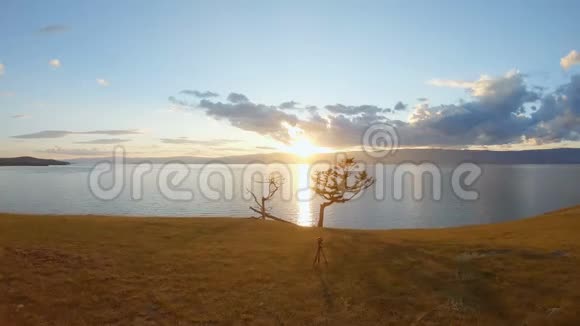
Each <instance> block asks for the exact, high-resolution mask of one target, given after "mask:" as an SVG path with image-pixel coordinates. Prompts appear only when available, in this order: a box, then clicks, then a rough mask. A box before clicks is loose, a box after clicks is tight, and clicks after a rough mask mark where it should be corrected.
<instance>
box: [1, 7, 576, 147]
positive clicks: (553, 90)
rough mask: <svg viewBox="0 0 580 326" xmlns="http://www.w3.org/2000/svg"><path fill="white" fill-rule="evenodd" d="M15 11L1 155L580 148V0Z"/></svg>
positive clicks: (4, 17) (9, 30)
mask: <svg viewBox="0 0 580 326" xmlns="http://www.w3.org/2000/svg"><path fill="white" fill-rule="evenodd" d="M508 2H509V3H505V2H503V1H497V2H495V1H494V2H490V1H485V2H484V1H461V2H460V1H363V2H359V1H317V2H316V3H313V1H303V2H302V1H286V2H282V1H231V2H225V1H82V2H81V1H52V0H50V1H16V0H14V1H11V0H8V1H6V0H5V1H2V2H1V3H0V157H10V156H22V155H30V156H36V157H51V158H72V157H91V156H103V155H109V154H110V152H111V150H112V148H113V146H114V145H116V144H122V145H123V146H124V147H125V148H126V149H127V151H128V152H129V155H131V156H180V155H192V156H222V155H241V154H249V153H262V152H274V151H292V150H291V149H292V148H293V146H296V143H297V142H299V141H302V142H303V144H302V146H303V147H309V146H310V147H312V148H311V149H312V150H313V151H315V150H316V149H319V148H324V149H327V150H338V149H351V148H356V147H357V146H358V145H359V143H360V139H361V135H362V133H363V132H364V130H365V128H366V127H367V126H368V125H369V124H370V123H373V122H387V123H390V124H392V125H395V126H396V127H397V129H398V131H399V135H400V142H401V145H402V146H407V147H415V146H421V147H424V146H428V147H430V146H434V147H449V148H484V147H488V148H497V149H506V148H511V149H519V148H535V147H561V146H566V147H580V145H579V144H580V143H579V141H580V37H579V35H580V19H578V13H579V12H580V2H579V1H508Z"/></svg>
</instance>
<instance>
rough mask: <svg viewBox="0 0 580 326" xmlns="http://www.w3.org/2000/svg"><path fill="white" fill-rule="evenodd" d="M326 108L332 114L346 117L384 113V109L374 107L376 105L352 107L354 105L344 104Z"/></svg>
mask: <svg viewBox="0 0 580 326" xmlns="http://www.w3.org/2000/svg"><path fill="white" fill-rule="evenodd" d="M324 108H325V109H327V110H328V111H330V112H332V113H339V114H344V115H357V114H362V113H364V114H376V113H379V112H383V111H384V109H381V108H379V107H378V106H374V105H359V106H352V105H343V104H333V105H326V106H325V107H324Z"/></svg>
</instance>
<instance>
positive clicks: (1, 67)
mask: <svg viewBox="0 0 580 326" xmlns="http://www.w3.org/2000/svg"><path fill="white" fill-rule="evenodd" d="M5 72H6V66H5V65H4V64H3V63H0V76H2V75H4V73H5Z"/></svg>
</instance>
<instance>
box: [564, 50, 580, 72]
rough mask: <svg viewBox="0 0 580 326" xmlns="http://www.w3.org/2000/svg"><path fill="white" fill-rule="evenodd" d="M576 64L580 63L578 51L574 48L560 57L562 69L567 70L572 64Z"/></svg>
mask: <svg viewBox="0 0 580 326" xmlns="http://www.w3.org/2000/svg"><path fill="white" fill-rule="evenodd" d="M578 64H580V52H578V51H576V50H572V51H570V53H568V54H567V55H566V56H565V57H563V58H562V59H560V66H562V68H563V69H564V70H568V69H570V67H572V66H573V65H578Z"/></svg>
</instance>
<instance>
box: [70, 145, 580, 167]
mask: <svg viewBox="0 0 580 326" xmlns="http://www.w3.org/2000/svg"><path fill="white" fill-rule="evenodd" d="M346 153H348V155H349V156H353V157H354V158H355V159H357V160H360V161H363V162H366V163H379V162H380V163H385V164H396V163H403V162H414V163H419V162H433V163H437V164H457V163H461V162H474V163H479V164H580V148H556V149H539V150H522V151H489V150H453V149H400V150H398V151H396V152H394V153H391V154H389V155H386V156H384V157H381V158H374V157H371V156H370V155H368V154H367V153H365V152H362V151H357V152H346ZM336 155H337V153H325V154H317V155H313V156H311V157H308V158H303V157H299V156H296V155H293V154H288V153H268V154H250V155H239V156H224V157H217V158H210V157H191V156H179V157H162V158H159V157H147V158H126V160H125V163H126V164H136V163H141V162H150V163H154V164H163V163H169V162H181V163H186V164H207V163H211V162H218V163H225V164H248V163H256V162H261V163H273V162H281V163H288V164H293V163H312V162H317V161H330V162H333V161H334V160H335V158H336ZM109 160H110V158H81V159H72V160H69V161H71V162H73V163H76V164H88V163H95V162H98V161H109Z"/></svg>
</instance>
